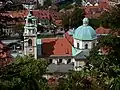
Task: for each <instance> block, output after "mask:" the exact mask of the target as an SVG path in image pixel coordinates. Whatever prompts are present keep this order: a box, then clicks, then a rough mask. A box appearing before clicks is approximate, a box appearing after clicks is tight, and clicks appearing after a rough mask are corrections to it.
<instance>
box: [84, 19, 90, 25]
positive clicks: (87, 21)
mask: <svg viewBox="0 0 120 90" xmlns="http://www.w3.org/2000/svg"><path fill="white" fill-rule="evenodd" d="M88 24H89V20H88V18H84V19H83V25H85V26H87V25H88Z"/></svg>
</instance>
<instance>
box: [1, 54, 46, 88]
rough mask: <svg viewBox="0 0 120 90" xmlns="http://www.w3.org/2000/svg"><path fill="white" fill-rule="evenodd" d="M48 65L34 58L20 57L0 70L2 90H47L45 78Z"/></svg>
mask: <svg viewBox="0 0 120 90" xmlns="http://www.w3.org/2000/svg"><path fill="white" fill-rule="evenodd" d="M46 67H47V63H46V62H45V61H43V60H35V59H34V58H32V57H27V56H26V57H23V58H22V57H19V58H17V59H16V60H15V61H14V62H13V63H11V64H9V65H8V66H6V67H1V68H0V90H47V89H48V86H47V80H46V79H45V78H43V75H44V74H45V73H46Z"/></svg>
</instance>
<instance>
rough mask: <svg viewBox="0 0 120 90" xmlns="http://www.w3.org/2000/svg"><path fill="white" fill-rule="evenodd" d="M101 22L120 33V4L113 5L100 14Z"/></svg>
mask: <svg viewBox="0 0 120 90" xmlns="http://www.w3.org/2000/svg"><path fill="white" fill-rule="evenodd" d="M100 20H101V24H102V25H103V26H104V27H108V28H111V29H112V30H113V31H115V32H116V31H117V32H118V33H120V25H119V23H120V5H117V6H115V7H112V8H111V9H110V10H108V11H105V12H104V13H103V14H102V15H101V16H100Z"/></svg>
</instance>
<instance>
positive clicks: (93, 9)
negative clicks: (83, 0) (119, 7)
mask: <svg viewBox="0 0 120 90" xmlns="http://www.w3.org/2000/svg"><path fill="white" fill-rule="evenodd" d="M83 8H84V10H85V17H88V18H97V17H99V16H100V15H101V13H102V12H103V11H105V10H107V9H109V5H108V3H106V2H101V3H99V5H98V6H84V7H83Z"/></svg>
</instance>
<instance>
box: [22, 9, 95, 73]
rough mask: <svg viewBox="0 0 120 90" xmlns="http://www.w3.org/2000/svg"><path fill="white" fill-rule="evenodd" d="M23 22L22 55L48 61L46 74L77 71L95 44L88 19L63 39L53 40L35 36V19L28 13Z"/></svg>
mask: <svg viewBox="0 0 120 90" xmlns="http://www.w3.org/2000/svg"><path fill="white" fill-rule="evenodd" d="M25 21H26V23H25V26H24V33H23V36H24V55H28V56H29V55H32V56H34V58H35V59H38V58H45V59H46V60H49V62H50V64H49V66H48V73H55V72H59V73H66V72H68V71H69V70H76V71H79V70H80V69H81V67H82V66H83V65H85V60H86V56H89V52H90V50H91V49H92V48H93V47H94V46H95V45H96V43H97V34H96V32H95V30H94V29H93V28H92V27H91V26H89V19H88V18H84V19H83V25H81V26H79V27H78V28H77V29H71V30H69V31H67V32H66V33H65V34H64V35H63V37H54V38H40V37H39V35H37V19H36V17H35V16H33V15H32V14H31V13H30V11H29V13H28V15H27V17H26V19H25Z"/></svg>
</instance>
